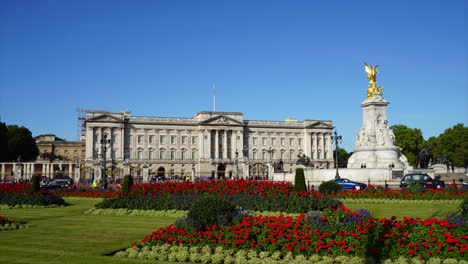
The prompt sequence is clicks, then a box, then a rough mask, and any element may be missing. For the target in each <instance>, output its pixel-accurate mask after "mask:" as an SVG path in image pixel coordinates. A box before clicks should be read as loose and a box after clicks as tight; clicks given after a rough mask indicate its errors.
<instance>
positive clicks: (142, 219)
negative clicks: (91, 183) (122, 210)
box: [0, 198, 175, 264]
mask: <svg viewBox="0 0 468 264" xmlns="http://www.w3.org/2000/svg"><path fill="white" fill-rule="evenodd" d="M65 200H66V201H67V202H68V203H70V204H72V205H71V206H68V207H59V208H42V209H41V208H39V209H9V210H0V215H1V216H6V217H8V218H10V219H15V220H17V221H20V222H28V223H29V224H30V227H29V228H25V229H20V230H13V231H2V232H0V241H1V243H0V252H1V254H0V263H102V264H104V263H150V261H136V260H125V259H117V258H111V257H109V256H105V255H106V254H109V253H112V252H114V251H116V250H119V249H123V248H127V247H128V246H129V245H130V243H132V242H133V241H139V240H141V239H142V238H143V237H144V236H145V235H148V234H150V233H151V232H153V231H155V230H157V229H158V228H160V227H164V226H167V225H169V224H171V223H173V222H174V220H175V218H167V217H165V218H159V217H146V216H89V215H83V212H84V211H85V210H86V209H89V208H91V207H92V206H93V205H94V204H96V203H97V202H98V201H100V199H90V198H66V199H65ZM152 263H154V262H152Z"/></svg>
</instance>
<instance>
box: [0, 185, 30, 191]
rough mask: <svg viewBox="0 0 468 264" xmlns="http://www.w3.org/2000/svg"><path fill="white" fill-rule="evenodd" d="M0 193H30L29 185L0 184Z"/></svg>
mask: <svg viewBox="0 0 468 264" xmlns="http://www.w3.org/2000/svg"><path fill="white" fill-rule="evenodd" d="M0 192H5V193H31V192H32V188H31V184H30V183H0Z"/></svg>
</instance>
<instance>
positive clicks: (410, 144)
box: [390, 125, 424, 167]
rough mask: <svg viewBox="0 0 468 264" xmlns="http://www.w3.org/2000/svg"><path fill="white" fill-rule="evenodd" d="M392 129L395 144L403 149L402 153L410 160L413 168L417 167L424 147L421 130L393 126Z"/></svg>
mask: <svg viewBox="0 0 468 264" xmlns="http://www.w3.org/2000/svg"><path fill="white" fill-rule="evenodd" d="M390 128H391V129H392V130H393V134H395V142H396V143H397V145H398V146H399V147H400V148H401V152H402V153H403V154H404V155H405V156H406V158H408V163H409V164H410V165H411V166H413V167H417V165H418V164H417V159H418V154H419V151H421V149H422V148H423V146H424V138H423V136H422V132H421V130H420V129H418V128H409V127H407V126H405V125H393V126H391V127H390Z"/></svg>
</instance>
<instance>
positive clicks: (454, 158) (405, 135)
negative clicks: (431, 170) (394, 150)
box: [391, 124, 468, 167]
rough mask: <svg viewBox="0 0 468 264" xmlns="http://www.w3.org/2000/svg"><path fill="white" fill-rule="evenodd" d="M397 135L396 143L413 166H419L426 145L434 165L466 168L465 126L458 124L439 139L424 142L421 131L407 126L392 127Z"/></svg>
mask: <svg viewBox="0 0 468 264" xmlns="http://www.w3.org/2000/svg"><path fill="white" fill-rule="evenodd" d="M391 129H392V130H393V133H394V134H395V141H396V143H397V145H398V146H399V147H400V148H401V149H402V150H401V152H402V153H403V154H404V155H405V156H406V157H407V158H408V162H409V164H410V165H411V166H415V167H416V166H417V165H418V154H419V152H420V151H421V149H422V148H423V147H424V145H427V147H428V148H429V149H430V154H431V159H432V163H436V162H438V163H445V162H451V163H453V165H455V166H457V167H464V166H466V162H467V161H468V128H467V127H465V126H464V125H463V124H456V125H455V126H453V127H452V128H448V129H446V130H445V132H444V133H442V134H440V135H439V136H438V137H430V138H429V139H428V140H427V141H425V140H424V138H423V136H422V132H421V130H419V129H417V128H408V127H407V126H405V125H394V126H391Z"/></svg>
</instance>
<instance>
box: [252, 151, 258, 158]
mask: <svg viewBox="0 0 468 264" xmlns="http://www.w3.org/2000/svg"><path fill="white" fill-rule="evenodd" d="M252 156H253V159H254V160H256V159H257V152H256V151H254V152H252Z"/></svg>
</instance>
